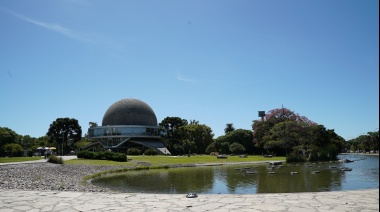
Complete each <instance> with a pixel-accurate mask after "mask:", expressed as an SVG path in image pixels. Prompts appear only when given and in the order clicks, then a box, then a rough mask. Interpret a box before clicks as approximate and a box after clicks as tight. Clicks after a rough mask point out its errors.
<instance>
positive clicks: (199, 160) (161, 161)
mask: <svg viewBox="0 0 380 212" xmlns="http://www.w3.org/2000/svg"><path fill="white" fill-rule="evenodd" d="M128 159H132V160H131V161H128V162H115V161H106V160H86V159H77V160H68V161H65V164H87V165H110V166H118V165H122V166H142V165H140V164H137V162H145V163H149V164H151V165H152V166H165V165H187V164H210V163H211V164H212V163H214V164H218V163H250V162H263V161H278V160H280V161H284V160H285V157H273V158H265V157H263V156H248V157H247V158H240V157H239V156H229V157H228V158H227V159H217V158H216V156H208V155H204V156H190V157H187V156H179V157H171V156H128Z"/></svg>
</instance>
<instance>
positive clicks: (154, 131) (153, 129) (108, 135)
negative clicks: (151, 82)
mask: <svg viewBox="0 0 380 212" xmlns="http://www.w3.org/2000/svg"><path fill="white" fill-rule="evenodd" d="M88 137H89V139H90V140H91V141H93V143H92V144H90V145H89V146H88V147H90V146H91V145H96V144H101V145H102V147H103V148H105V149H111V150H117V151H120V150H124V151H126V150H127V149H128V148H132V147H137V148H151V149H154V150H156V151H157V152H158V153H161V154H170V153H169V151H168V150H167V149H166V147H165V146H164V144H163V142H162V140H161V137H160V131H159V127H158V124H157V118H156V115H155V113H154V111H153V110H152V108H151V107H150V106H149V105H148V104H146V103H145V102H143V101H141V100H138V99H131V98H128V99H122V100H119V101H117V102H115V103H113V104H112V105H111V106H110V107H109V108H108V109H107V111H106V113H105V114H104V116H103V120H102V126H96V127H90V128H89V129H88Z"/></svg>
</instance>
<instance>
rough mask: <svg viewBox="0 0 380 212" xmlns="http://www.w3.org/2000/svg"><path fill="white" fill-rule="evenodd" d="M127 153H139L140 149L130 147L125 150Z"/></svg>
mask: <svg viewBox="0 0 380 212" xmlns="http://www.w3.org/2000/svg"><path fill="white" fill-rule="evenodd" d="M127 155H141V151H140V150H139V149H136V148H130V149H128V150H127Z"/></svg>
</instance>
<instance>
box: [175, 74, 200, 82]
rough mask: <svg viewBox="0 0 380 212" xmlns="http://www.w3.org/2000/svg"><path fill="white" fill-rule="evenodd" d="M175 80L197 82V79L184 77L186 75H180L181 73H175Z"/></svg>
mask: <svg viewBox="0 0 380 212" xmlns="http://www.w3.org/2000/svg"><path fill="white" fill-rule="evenodd" d="M177 80H179V81H183V82H188V83H198V81H197V80H194V79H190V78H186V77H184V76H182V75H181V74H177Z"/></svg>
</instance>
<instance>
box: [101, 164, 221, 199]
mask: <svg viewBox="0 0 380 212" xmlns="http://www.w3.org/2000/svg"><path fill="white" fill-rule="evenodd" d="M205 168H207V167H199V168H173V169H170V171H169V169H157V170H143V171H129V172H127V173H125V174H121V175H114V176H109V177H103V178H99V179H95V180H93V184H95V185H98V186H103V187H108V188H111V189H115V190H118V191H122V192H147V193H166V194H171V193H189V192H198V193H201V192H207V190H210V189H211V188H212V185H213V179H214V173H213V172H210V171H209V170H207V169H205ZM189 169H191V171H189Z"/></svg>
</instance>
